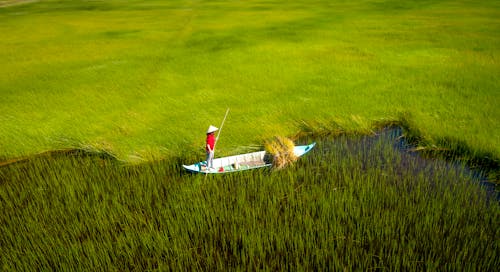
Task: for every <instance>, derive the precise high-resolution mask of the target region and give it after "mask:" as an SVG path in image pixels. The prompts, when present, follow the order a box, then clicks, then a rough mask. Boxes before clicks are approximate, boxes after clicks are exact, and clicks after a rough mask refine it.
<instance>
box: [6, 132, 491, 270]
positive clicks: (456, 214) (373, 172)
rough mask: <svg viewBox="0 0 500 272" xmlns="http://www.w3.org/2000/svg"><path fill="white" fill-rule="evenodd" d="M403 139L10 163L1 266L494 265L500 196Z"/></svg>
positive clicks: (394, 135)
mask: <svg viewBox="0 0 500 272" xmlns="http://www.w3.org/2000/svg"><path fill="white" fill-rule="evenodd" d="M399 136H400V134H399V132H397V131H396V132H395V131H386V132H383V133H380V134H378V136H371V137H358V138H355V139H353V138H347V137H336V138H323V139H319V140H318V139H316V140H317V146H316V147H315V149H314V150H313V151H311V153H309V154H308V155H306V156H305V157H303V158H301V159H300V160H298V161H297V162H296V163H295V164H293V165H291V166H289V167H288V168H285V169H283V170H282V171H265V170H264V171H250V172H241V173H234V174H229V175H217V176H206V177H205V176H204V175H191V174H186V173H185V172H183V170H182V169H181V168H180V163H181V162H185V161H194V160H197V158H194V157H190V158H188V157H184V158H178V160H179V161H159V162H155V163H147V164H141V165H135V166H125V165H123V164H121V163H118V162H117V161H114V160H109V159H106V158H100V157H98V156H86V155H82V154H75V155H71V154H70V155H68V154H66V155H64V156H58V155H54V156H52V157H51V156H47V157H38V158H35V159H33V160H30V161H25V162H19V163H16V164H11V165H8V166H4V167H1V168H0V178H1V181H0V209H1V210H2V214H1V215H0V248H2V254H1V255H0V267H1V268H2V270H71V271H78V270H80V271H82V270H101V269H102V270H119V271H123V270H136V271H144V270H186V269H193V270H228V269H234V270H371V269H377V270H382V269H386V270H409V271H415V270H477V271H492V270H495V269H496V267H498V265H499V261H498V251H499V244H498V236H499V230H498V225H499V223H500V221H499V218H500V217H499V215H500V206H499V205H498V202H497V200H496V198H495V196H494V195H492V194H493V193H495V192H494V191H493V192H492V191H488V190H485V189H484V188H481V186H480V181H481V175H480V174H477V173H474V172H471V171H470V170H468V169H467V168H465V167H464V166H462V165H461V164H459V163H449V162H445V161H442V160H426V159H423V158H422V157H420V156H418V155H416V154H415V153H412V152H410V151H409V150H408V149H407V148H406V147H407V146H406V145H405V143H404V141H402V139H401V138H398V137H399ZM303 141H304V142H309V140H303Z"/></svg>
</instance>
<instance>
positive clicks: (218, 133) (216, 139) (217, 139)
mask: <svg viewBox="0 0 500 272" xmlns="http://www.w3.org/2000/svg"><path fill="white" fill-rule="evenodd" d="M228 113H229V108H227V110H226V115H224V119H223V120H222V124H220V128H219V131H218V132H217V137H215V143H214V149H213V151H214V157H215V146H216V145H217V142H218V141H219V136H220V132H221V131H222V127H223V126H224V122H225V121H226V117H227V114H228Z"/></svg>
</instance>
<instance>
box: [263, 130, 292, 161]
mask: <svg viewBox="0 0 500 272" xmlns="http://www.w3.org/2000/svg"><path fill="white" fill-rule="evenodd" d="M294 148H295V144H294V143H293V141H292V140H290V139H288V138H286V137H281V136H275V137H274V138H273V139H272V140H269V141H267V142H266V143H265V150H266V156H267V159H266V160H268V161H271V162H272V164H273V167H275V168H276V169H281V168H283V167H285V166H286V165H288V164H290V163H293V162H294V161H296V160H297V158H298V157H297V156H295V153H294Z"/></svg>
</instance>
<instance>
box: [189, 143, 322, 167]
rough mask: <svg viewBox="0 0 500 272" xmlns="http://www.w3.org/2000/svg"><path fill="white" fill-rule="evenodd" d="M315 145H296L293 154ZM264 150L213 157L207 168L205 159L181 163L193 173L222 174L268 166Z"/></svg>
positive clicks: (304, 151)
mask: <svg viewBox="0 0 500 272" xmlns="http://www.w3.org/2000/svg"><path fill="white" fill-rule="evenodd" d="M315 145H316V143H312V144H310V145H302V146H296V147H295V148H294V153H295V156H297V157H301V156H303V155H304V154H306V153H307V152H309V151H311V149H312V148H313V147H314V146H315ZM265 155H266V151H257V152H252V153H246V154H240V155H234V156H229V157H222V158H217V159H214V161H213V168H211V169H208V168H207V167H206V161H202V162H198V163H195V164H191V165H183V167H184V169H186V170H187V171H190V172H194V173H205V174H222V173H229V172H237V171H244V170H251V169H257V168H262V167H270V166H271V165H272V164H271V163H267V162H265V160H264V157H265Z"/></svg>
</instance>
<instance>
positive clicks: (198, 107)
mask: <svg viewBox="0 0 500 272" xmlns="http://www.w3.org/2000/svg"><path fill="white" fill-rule="evenodd" d="M4 2H9V1H4ZM10 2H13V1H10ZM498 18H500V4H499V3H498V1H481V2H480V3H475V2H471V1H357V2H356V3H349V2H345V1H314V3H311V2H310V1H303V2H301V1H295V2H293V3H288V2H280V1H37V2H33V3H29V4H25V5H14V6H7V7H3V8H0V33H2V38H1V39H0V60H1V65H0V94H1V95H0V111H1V112H2V114H1V115H0V123H1V124H2V129H1V130H0V145H1V146H0V150H1V151H0V156H1V157H2V158H4V159H7V158H12V157H18V156H23V155H30V154H34V153H38V152H41V151H46V150H52V149H59V148H66V147H77V148H86V149H97V150H106V151H108V152H111V153H113V154H115V155H116V156H117V157H118V158H120V159H122V160H125V161H141V160H150V159H152V158H166V157H170V156H172V155H178V154H179V153H182V152H199V153H200V154H201V155H202V153H203V151H202V146H203V141H204V132H205V130H206V128H207V127H208V125H210V124H214V125H218V124H220V122H221V120H222V117H223V115H224V112H225V110H226V108H231V113H230V116H229V118H228V120H227V123H226V125H225V128H224V133H223V134H222V135H221V141H220V144H219V151H220V152H221V153H222V154H230V153H234V152H235V151H236V150H238V149H241V147H242V146H252V145H261V144H262V143H263V140H265V139H268V138H269V137H271V136H274V135H287V136H290V135H294V134H295V133H297V132H298V131H299V130H300V126H299V125H298V124H300V122H302V121H306V122H311V121H314V122H323V123H327V124H328V123H332V122H335V123H336V124H338V125H340V126H341V127H342V128H344V129H345V130H361V131H366V130H367V129H370V128H371V127H372V124H373V122H376V121H380V120H386V119H388V120H393V119H398V118H399V116H400V115H401V114H404V115H408V116H411V118H412V120H413V123H414V124H415V129H418V130H420V131H421V132H422V134H423V135H424V136H425V139H426V140H427V141H428V142H429V143H431V144H432V143H435V142H438V141H439V139H443V138H451V139H456V140H459V141H464V142H465V143H467V145H469V146H470V147H471V148H472V149H473V150H477V151H481V152H482V151H485V152H492V153H493V154H494V155H495V156H497V157H498V156H500V145H499V144H498V143H499V142H500V126H499V125H498V124H499V122H498V120H500V110H499V108H500V107H498V105H499V92H500V91H499V90H500V80H499V78H500V77H499V73H500V62H499V57H500V55H499V54H500V53H499V52H500V50H499V47H500V19H498Z"/></svg>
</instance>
